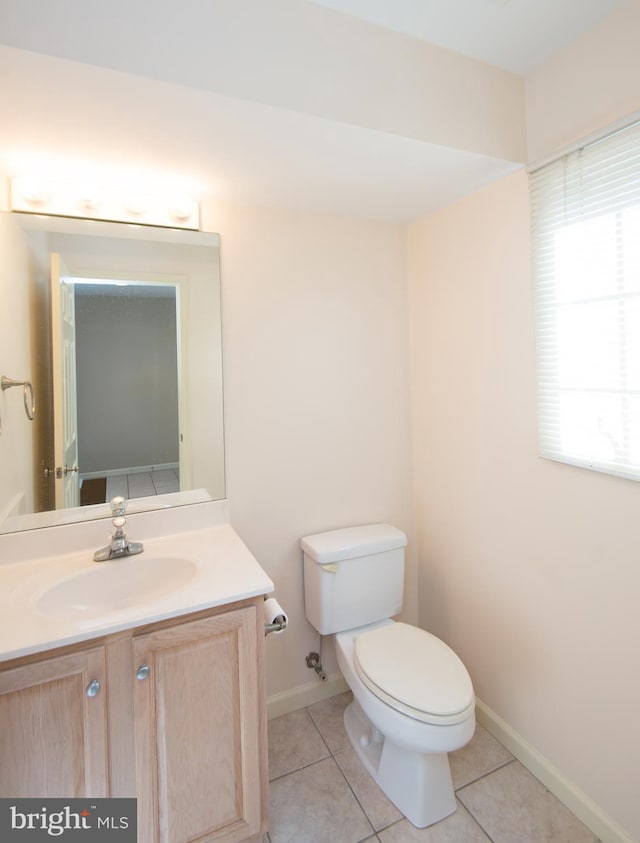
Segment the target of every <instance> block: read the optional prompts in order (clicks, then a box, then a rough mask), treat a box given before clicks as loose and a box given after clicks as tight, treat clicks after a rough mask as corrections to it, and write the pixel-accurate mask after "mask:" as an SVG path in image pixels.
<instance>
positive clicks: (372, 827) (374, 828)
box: [306, 706, 378, 840]
mask: <svg viewBox="0 0 640 843" xmlns="http://www.w3.org/2000/svg"><path fill="white" fill-rule="evenodd" d="M306 711H307V712H308V714H309V717H310V718H311V720H312V721H313V724H314V726H315V727H316V729H317V730H318V734H319V735H320V737H321V738H322V740H323V741H324V745H325V746H326V747H327V749H328V750H329V753H330V755H331V758H332V760H333V762H334V764H335V765H336V767H337V768H338V770H339V771H340V775H341V776H342V778H343V779H344V781H345V782H346V784H347V787H348V788H349V790H350V791H351V793H352V794H353V798H354V799H355V800H356V802H357V803H358V805H359V807H360V810H361V811H362V813H363V815H364V817H365V819H366V821H367V822H368V823H369V825H370V826H371V831H372V833H373V834H374V835H375V837H376V839H378V835H377V829H376V827H375V826H374V824H373V822H372V820H371V817H370V816H369V814H368V813H367V812H366V810H365V807H364V805H363V804H362V802H361V801H360V799H359V798H358V795H357V793H356V792H355V790H354V789H353V788H352V787H351V783H350V782H349V779H348V778H347V777H346V775H345V773H344V770H343V769H342V767H341V766H340V764H339V763H338V761H337V759H336V755H337V754H339V753H341V752H346V751H347V750H348V749H349V747H343V748H342V749H340V750H336V752H334V751H333V750H332V749H331V747H330V746H329V744H328V743H327V741H326V740H325V739H324V735H323V734H322V732H321V731H320V727H319V726H318V724H317V723H316V721H315V720H314V719H313V715H312V714H311V712H310V711H309V706H307V708H306ZM370 837H371V835H369V837H364V838H363V840H368V839H369V838H370Z"/></svg>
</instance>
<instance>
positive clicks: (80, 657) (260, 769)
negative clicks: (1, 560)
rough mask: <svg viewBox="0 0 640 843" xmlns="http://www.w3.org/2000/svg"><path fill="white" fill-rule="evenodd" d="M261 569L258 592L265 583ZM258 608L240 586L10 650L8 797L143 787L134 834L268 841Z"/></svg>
mask: <svg viewBox="0 0 640 843" xmlns="http://www.w3.org/2000/svg"><path fill="white" fill-rule="evenodd" d="M132 520H133V519H132ZM238 542H239V540H238ZM240 544H241V543H240ZM242 547H244V546H242ZM244 552H245V553H246V554H248V551H246V548H244ZM248 555H249V556H250V554H248ZM251 559H253V557H251ZM253 561H254V563H255V560H253ZM234 562H235V564H236V565H238V564H239V562H238V559H235V560H234ZM121 564H127V562H126V561H125V562H123V563H121ZM255 564H257V563H255ZM0 567H2V566H0ZM259 570H260V571H261V569H259ZM262 574H263V577H264V581H262V580H261V579H260V577H259V576H258V582H257V583H256V588H260V589H264V587H265V583H267V584H270V581H269V580H268V578H266V575H264V573H263V572H262ZM271 588H272V586H271ZM269 590H271V589H269ZM245 592H246V589H245ZM262 604H263V596H262V594H260V595H254V596H248V597H247V596H244V597H243V599H238V600H229V601H228V602H224V603H223V604H220V605H215V606H211V607H209V608H204V609H199V610H198V611H184V610H183V611H182V613H181V614H179V615H178V616H172V617H168V618H164V619H157V617H156V618H154V619H153V620H152V621H151V622H148V623H144V622H143V623H141V622H140V620H138V621H137V622H136V623H135V625H132V626H131V627H129V628H118V629H115V630H113V631H109V630H106V631H105V633H104V634H99V635H92V636H90V637H84V638H83V640H82V641H74V642H73V643H69V644H67V645H62V646H56V647H54V648H51V647H50V646H49V647H48V648H47V649H45V650H41V651H34V652H30V653H27V654H24V655H20V656H17V657H14V658H7V657H6V654H5V657H4V660H3V661H1V662H0V796H2V797H27V796H32V797H61V798H71V797H117V796H128V797H132V796H135V797H137V799H138V840H139V841H140V843H176V841H181V842H182V841H185V843H186V841H192V840H193V841H195V840H198V841H202V843H205V841H206V843H214V841H225V843H245V841H256V843H257V841H262V840H263V836H264V833H265V832H266V829H267V806H268V798H267V781H268V775H267V739H266V699H265V682H264V625H263V624H264V622H263V611H262ZM156 614H157V612H156ZM119 626H120V627H122V623H120V624H119ZM31 649H34V648H33V647H32V648H31Z"/></svg>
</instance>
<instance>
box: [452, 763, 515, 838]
mask: <svg viewBox="0 0 640 843" xmlns="http://www.w3.org/2000/svg"><path fill="white" fill-rule="evenodd" d="M503 766H505V765H504V764H503ZM481 778H482V777H481ZM456 802H457V803H458V806H459V807H460V808H462V810H463V811H465V812H466V813H467V814H468V815H469V816H470V817H471V819H472V821H473V822H474V823H475V824H476V825H477V826H478V828H479V829H480V831H481V832H482V833H483V834H484V835H485V836H486V837H487V840H490V841H491V843H495V841H494V839H493V837H492V836H491V835H490V834H489V832H488V831H487V829H486V828H485V827H484V826H483V825H482V823H481V822H480V820H479V819H478V818H477V817H476V816H475V814H474V813H473V811H472V810H471V809H470V808H467V806H466V805H465V804H464V802H462V801H461V800H460V799H458V797H457V796H456Z"/></svg>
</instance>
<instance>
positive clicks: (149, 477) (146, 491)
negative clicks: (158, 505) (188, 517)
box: [107, 468, 180, 501]
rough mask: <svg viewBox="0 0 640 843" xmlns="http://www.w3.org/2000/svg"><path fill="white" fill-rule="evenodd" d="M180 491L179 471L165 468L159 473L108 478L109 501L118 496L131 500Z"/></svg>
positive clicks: (152, 472) (147, 472) (145, 472)
mask: <svg viewBox="0 0 640 843" xmlns="http://www.w3.org/2000/svg"><path fill="white" fill-rule="evenodd" d="M179 491H180V479H179V476H178V471H177V469H173V468H163V469H160V470H159V471H144V472H139V473H136V474H117V475H114V476H112V477H107V500H108V501H110V500H111V498H113V497H115V496H116V495H122V497H124V498H127V500H130V499H131V498H146V497H149V496H150V495H167V494H170V493H171V492H179Z"/></svg>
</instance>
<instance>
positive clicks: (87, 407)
mask: <svg viewBox="0 0 640 843" xmlns="http://www.w3.org/2000/svg"><path fill="white" fill-rule="evenodd" d="M68 280H71V281H72V282H73V285H74V298H75V314H76V319H75V321H76V381H77V426H78V468H79V472H78V473H79V479H80V502H81V504H82V505H90V504H95V503H101V502H104V501H107V500H110V498H111V497H113V496H115V495H123V496H124V497H126V498H136V497H149V496H152V495H157V494H166V493H169V492H175V491H178V490H179V489H180V478H181V476H182V473H181V470H180V452H181V448H180V354H179V343H180V314H179V287H178V285H177V284H175V283H170V282H168V283H154V282H141V281H137V280H134V281H126V280H121V279H118V280H114V279H96V278H72V279H68Z"/></svg>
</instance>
